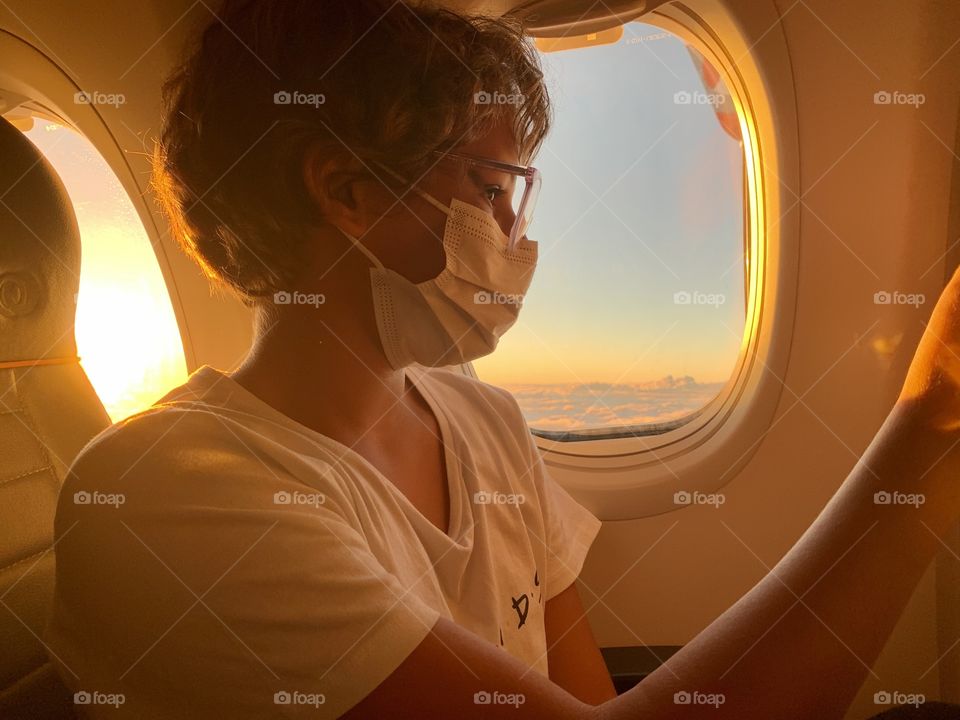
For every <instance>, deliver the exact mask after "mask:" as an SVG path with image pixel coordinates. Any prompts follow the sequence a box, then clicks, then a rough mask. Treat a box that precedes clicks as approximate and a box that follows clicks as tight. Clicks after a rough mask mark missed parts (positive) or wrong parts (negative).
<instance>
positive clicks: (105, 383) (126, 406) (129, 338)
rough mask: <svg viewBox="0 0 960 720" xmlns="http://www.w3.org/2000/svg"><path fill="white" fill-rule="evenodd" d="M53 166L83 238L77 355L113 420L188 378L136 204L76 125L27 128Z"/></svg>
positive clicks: (167, 300) (127, 414) (153, 399)
mask: <svg viewBox="0 0 960 720" xmlns="http://www.w3.org/2000/svg"><path fill="white" fill-rule="evenodd" d="M26 135H27V137H28V138H30V140H31V141H32V142H33V143H34V144H35V145H36V146H37V147H38V148H40V150H41V151H42V152H43V153H44V155H45V156H46V157H47V159H48V160H49V161H50V163H51V164H52V165H53V167H54V168H55V169H56V171H57V173H58V174H59V175H60V178H61V179H62V180H63V184H64V185H65V186H66V188H67V193H68V194H69V195H70V199H71V201H72V203H73V207H74V211H75V212H76V215H77V223H78V225H79V226H80V235H81V238H82V242H83V247H82V255H83V257H82V265H81V271H80V294H79V297H78V298H77V319H76V335H77V347H78V350H79V355H80V362H81V364H82V365H83V368H84V370H85V371H86V373H87V375H88V377H89V378H90V382H91V383H92V384H93V387H94V388H95V389H96V391H97V394H98V395H99V396H100V401H101V402H102V403H103V405H104V407H105V408H106V409H107V412H108V413H109V415H110V418H111V419H112V420H114V421H115V422H116V421H117V420H121V419H123V418H125V417H128V416H130V415H132V414H134V413H136V412H139V411H141V410H143V409H145V408H147V407H149V406H150V405H152V404H153V403H154V401H156V400H157V399H158V398H159V397H161V396H162V395H164V394H165V393H166V392H167V391H168V390H170V389H171V388H173V387H175V386H177V385H180V384H181V383H183V382H184V381H185V380H186V377H187V369H186V363H185V361H184V356H183V344H182V341H181V339H180V332H179V330H178V328H177V322H176V318H175V316H174V313H173V308H172V306H171V304H170V298H169V295H168V293H167V288H166V285H165V283H164V280H163V275H162V274H161V272H160V267H159V265H158V264H157V258H156V255H155V254H154V251H153V248H152V247H151V245H150V240H149V238H148V236H147V233H146V231H145V230H144V227H143V224H142V222H141V221H140V217H139V216H138V214H137V212H136V209H135V208H134V206H133V203H132V202H131V201H130V198H129V197H128V196H127V193H126V192H125V191H124V189H123V186H122V185H121V184H120V181H119V179H118V178H117V176H116V175H115V174H114V172H113V171H112V170H111V168H110V166H109V165H108V164H107V162H106V161H105V160H104V159H103V157H102V156H101V155H100V154H99V153H98V152H97V150H96V148H94V146H93V145H92V144H91V143H90V142H89V141H88V140H87V139H86V138H85V137H83V136H82V135H80V134H79V133H77V132H75V131H74V130H72V129H70V128H67V127H64V126H62V125H58V124H55V123H50V122H45V121H44V122H37V123H36V124H35V125H34V127H33V128H32V129H31V130H28V131H27V132H26Z"/></svg>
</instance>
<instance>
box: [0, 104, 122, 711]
mask: <svg viewBox="0 0 960 720" xmlns="http://www.w3.org/2000/svg"><path fill="white" fill-rule="evenodd" d="M0 158H3V162H2V163H0V605H2V607H0V648H2V651H0V717H2V718H14V719H16V718H30V720H45V719H47V718H73V717H76V715H75V713H74V712H73V698H72V696H71V695H70V693H69V691H68V690H67V688H66V687H65V686H64V685H63V684H62V682H61V681H60V679H59V677H58V675H57V672H56V669H55V668H54V666H53V664H52V663H51V661H50V659H49V658H48V656H47V653H46V650H45V646H44V643H43V635H44V629H45V624H46V622H47V618H48V614H49V611H50V603H51V599H52V597H53V587H54V568H55V566H54V553H53V551H52V550H53V548H52V546H53V520H54V513H55V510H56V504H57V496H58V494H59V491H60V488H61V486H62V484H63V480H64V477H65V475H66V472H67V468H68V467H69V465H70V463H71V462H72V460H73V458H74V457H75V456H76V455H77V454H78V453H79V451H80V450H81V448H83V446H84V445H85V444H86V443H87V442H88V441H89V440H90V439H91V438H93V436H94V435H96V434H97V433H98V432H100V431H101V430H103V429H104V428H106V427H107V426H108V425H109V424H110V419H109V417H108V416H107V413H106V411H105V410H104V408H103V405H102V404H101V402H100V399H99V398H98V397H97V394H96V392H95V391H94V389H93V386H92V385H91V384H90V381H89V379H88V378H87V376H86V374H85V373H84V371H83V368H82V367H81V366H80V365H79V363H78V361H77V349H76V341H75V339H74V316H75V308H76V302H75V298H76V293H77V290H78V288H79V274H80V233H79V229H78V227H77V222H76V218H75V216H74V214H73V209H72V206H71V204H70V199H69V197H68V196H67V193H66V190H65V189H64V187H63V184H62V183H61V181H60V178H59V177H58V176H57V175H56V173H55V172H54V171H53V169H52V168H51V167H50V165H49V164H48V163H47V161H46V160H45V159H44V157H43V156H42V155H41V154H40V152H39V151H38V150H37V149H36V148H35V147H34V145H33V144H32V143H31V142H30V141H29V140H28V139H27V138H26V136H24V135H23V133H21V132H20V131H19V130H17V128H15V127H14V126H13V125H11V124H10V123H8V122H7V121H6V120H3V119H2V118H0Z"/></svg>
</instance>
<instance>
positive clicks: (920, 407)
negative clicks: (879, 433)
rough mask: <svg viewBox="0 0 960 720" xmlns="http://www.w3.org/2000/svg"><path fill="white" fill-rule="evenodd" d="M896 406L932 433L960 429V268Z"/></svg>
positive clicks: (923, 339)
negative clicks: (912, 416)
mask: <svg viewBox="0 0 960 720" xmlns="http://www.w3.org/2000/svg"><path fill="white" fill-rule="evenodd" d="M897 406H898V407H899V408H901V409H905V410H906V411H907V412H908V413H909V414H911V415H914V416H915V417H916V418H917V419H919V421H920V423H921V424H922V425H924V426H925V427H927V428H928V429H929V430H933V431H939V432H943V433H950V434H952V433H954V432H955V431H957V430H960V268H958V269H957V270H956V271H955V272H954V273H953V277H952V278H950V282H948V283H947V286H946V287H945V288H944V290H943V292H942V293H941V295H940V299H939V300H938V301H937V304H936V307H934V309H933V313H932V314H931V316H930V322H929V323H928V324H927V327H926V329H925V330H924V332H923V336H922V337H921V338H920V344H919V345H918V346H917V352H916V353H915V354H914V356H913V361H912V362H911V363H910V368H909V369H908V370H907V377H906V380H905V381H904V383H903V388H902V389H901V391H900V396H899V398H898V399H897Z"/></svg>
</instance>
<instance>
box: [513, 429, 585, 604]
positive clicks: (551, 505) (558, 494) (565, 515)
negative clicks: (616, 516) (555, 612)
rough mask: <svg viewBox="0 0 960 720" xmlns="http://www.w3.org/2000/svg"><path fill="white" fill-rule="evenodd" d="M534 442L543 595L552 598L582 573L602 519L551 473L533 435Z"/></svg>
mask: <svg viewBox="0 0 960 720" xmlns="http://www.w3.org/2000/svg"><path fill="white" fill-rule="evenodd" d="M531 444H532V445H533V452H534V453H535V459H534V461H535V463H536V464H537V466H538V469H537V471H536V472H537V474H538V475H539V476H540V478H541V489H540V504H541V508H542V510H543V521H544V527H545V529H546V538H545V540H546V568H547V571H546V592H545V594H544V599H546V600H550V599H551V598H553V597H555V596H557V595H559V594H560V593H561V592H563V591H564V590H566V589H567V588H568V587H570V585H571V584H572V583H573V581H574V580H576V579H577V576H579V575H580V570H581V569H582V568H583V561H584V560H585V559H586V557H587V552H588V551H589V550H590V546H591V545H592V544H593V541H594V539H596V537H597V533H598V532H600V526H601V524H602V523H601V522H600V520H598V519H597V518H596V517H595V516H594V515H593V513H591V512H590V511H589V510H587V509H586V508H585V507H583V505H581V504H580V503H578V502H577V501H576V500H574V499H573V498H572V497H571V496H570V493H568V492H567V491H566V490H564V489H563V488H562V487H561V486H560V484H559V483H557V481H556V480H554V479H553V478H552V477H551V476H550V473H549V472H548V471H547V468H546V465H545V464H544V462H543V459H542V458H541V457H540V451H539V449H538V448H537V447H536V444H535V443H533V442H532V439H531Z"/></svg>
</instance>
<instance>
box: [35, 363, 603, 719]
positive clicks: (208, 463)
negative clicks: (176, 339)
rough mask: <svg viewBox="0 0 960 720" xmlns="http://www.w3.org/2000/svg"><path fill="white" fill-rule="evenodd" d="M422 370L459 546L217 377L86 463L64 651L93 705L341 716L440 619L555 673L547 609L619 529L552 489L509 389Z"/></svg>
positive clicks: (122, 433)
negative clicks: (607, 528)
mask: <svg viewBox="0 0 960 720" xmlns="http://www.w3.org/2000/svg"><path fill="white" fill-rule="evenodd" d="M407 374H408V376H409V377H410V379H411V381H413V382H414V383H415V385H416V387H417V388H418V389H419V390H420V392H421V393H422V394H423V396H424V397H425V399H426V400H427V402H428V403H429V404H430V406H431V407H432V409H433V411H434V413H435V414H436V418H437V422H438V423H439V427H440V430H441V433H442V436H443V445H444V449H445V454H446V468H447V476H448V482H449V489H450V503H451V505H450V527H449V534H447V533H444V532H443V531H442V530H440V529H439V528H437V527H436V526H435V525H434V524H433V523H431V522H430V521H429V520H428V519H427V518H426V517H424V516H423V515H422V514H421V513H420V512H419V511H418V510H417V509H416V508H415V507H414V506H413V504H412V503H411V502H410V501H409V500H408V499H407V498H406V497H405V496H404V495H403V493H402V492H400V490H398V489H397V488H396V487H395V486H394V485H393V484H392V483H391V482H390V481H388V480H387V479H386V478H385V477H384V476H383V475H382V474H381V473H380V472H379V471H378V470H377V469H376V468H375V467H374V466H373V465H371V464H370V463H369V462H367V461H366V460H364V459H363V457H361V456H360V455H359V454H357V453H356V452H354V451H352V450H350V449H349V448H347V447H346V446H344V445H342V444H340V443H338V442H336V441H335V440H332V439H330V438H328V437H326V436H324V435H321V434H319V433H317V432H314V431H312V430H310V429H309V428H307V427H305V426H303V425H301V424H299V423H297V422H295V421H294V420H292V419H290V418H289V417H287V416H285V415H283V414H282V413H280V412H279V411H277V410H275V409H273V408H272V407H270V406H269V405H268V404H266V403H265V402H263V401H262V400H260V399H259V398H257V397H256V396H255V395H253V394H252V393H250V392H249V391H247V390H246V389H244V388H243V387H242V386H241V385H239V384H238V383H236V382H235V381H233V380H232V379H231V378H230V377H229V376H227V375H225V374H223V373H221V372H219V371H217V370H215V369H213V368H211V367H208V366H205V367H203V368H201V369H199V370H197V371H196V372H195V373H194V374H193V375H191V377H190V379H189V381H188V382H187V383H186V384H184V385H183V386H181V387H179V388H177V389H176V390H174V391H172V392H171V393H169V394H168V395H167V396H165V397H164V398H163V399H161V400H160V401H159V402H158V403H157V405H155V406H154V407H152V408H150V409H149V410H147V411H146V412H143V413H140V414H138V415H136V416H134V417H133V418H130V419H128V420H125V421H123V422H121V423H118V424H117V425H114V426H112V427H110V428H109V429H107V430H106V431H104V432H103V433H102V434H100V435H99V436H98V437H97V438H95V439H94V440H93V441H92V442H91V443H90V444H89V445H88V446H87V447H86V448H85V449H84V451H83V452H82V453H81V455H80V456H79V457H78V458H77V460H76V461H75V463H74V466H73V469H72V470H73V472H72V473H71V475H70V477H69V478H68V480H67V483H66V484H65V486H64V490H63V493H62V494H61V497H60V502H59V506H58V508H57V518H56V533H57V537H58V538H59V540H58V542H57V544H56V546H55V548H56V554H57V586H56V595H55V601H54V608H53V614H52V618H51V621H50V624H49V626H48V632H47V638H46V640H47V643H48V645H49V648H50V651H51V656H52V657H53V658H54V660H55V661H56V662H57V664H58V666H59V668H60V673H61V675H62V677H63V679H64V681H65V682H66V683H67V685H68V686H69V687H70V688H71V690H72V691H73V692H75V693H86V694H85V695H81V696H80V702H81V703H85V702H86V703H87V704H85V705H83V707H80V708H78V709H80V710H86V712H87V714H88V716H89V717H104V718H126V717H130V718H138V719H139V720H147V719H149V718H172V717H177V718H204V719H206V718H210V717H229V718H247V717H250V718H263V717H272V716H278V717H299V716H300V715H301V713H302V714H303V715H304V716H309V717H311V718H328V717H330V718H332V717H337V716H339V715H341V714H342V713H344V712H346V711H347V710H348V709H350V708H351V707H352V706H354V705H355V704H356V703H357V702H359V701H360V700H361V699H363V698H364V697H365V696H366V695H367V694H369V693H370V692H371V691H372V690H373V689H374V688H376V687H377V685H379V684H380V683H381V682H382V681H383V680H384V679H385V678H387V677H388V676H389V675H390V673H391V672H393V670H394V669H395V668H396V667H397V666H398V665H399V664H400V663H401V662H402V661H403V660H404V658H406V656H407V655H408V654H409V653H410V652H411V651H412V650H413V649H414V648H415V647H416V646H417V645H418V644H419V643H420V642H421V640H423V638H424V637H425V636H426V634H427V632H428V631H429V630H430V628H431V627H432V626H433V624H434V623H435V622H436V620H437V618H438V617H439V616H441V615H442V616H444V617H447V618H450V619H451V620H453V621H454V622H456V623H458V624H459V625H461V626H463V627H465V628H467V629H469V630H471V631H472V632H474V633H475V634H477V635H479V636H480V637H482V638H484V639H486V640H488V641H489V642H491V643H494V644H495V645H498V646H501V647H502V648H503V649H504V650H505V651H506V652H509V653H511V654H512V655H514V656H516V657H517V658H519V659H520V660H522V661H523V662H524V663H526V664H527V665H529V666H531V667H533V668H535V669H536V670H538V671H540V672H542V673H544V674H546V673H547V652H546V651H547V649H546V642H545V635H544V623H543V610H544V603H545V602H546V601H547V600H549V599H550V598H552V597H554V596H555V595H557V594H559V593H560V592H561V591H562V590H564V589H565V588H567V587H568V586H569V585H570V584H571V583H572V582H573V581H574V579H575V578H576V577H577V575H578V573H579V572H580V568H581V566H582V563H583V560H584V556H585V555H586V552H587V550H588V548H589V546H590V544H591V543H592V542H593V539H594V537H595V536H596V533H597V531H598V530H599V527H600V522H599V521H598V520H597V519H596V518H595V517H594V516H593V515H592V514H590V513H589V512H588V511H587V510H586V509H584V508H583V507H582V506H580V505H579V504H577V503H576V502H575V501H574V500H573V499H572V498H571V497H570V496H569V495H568V494H567V493H566V492H565V491H564V490H563V489H562V488H560V486H558V485H557V484H556V483H555V482H554V481H553V480H552V479H551V478H550V477H549V476H548V475H547V473H546V472H545V468H544V465H543V462H542V460H541V459H540V455H539V453H538V451H537V448H536V445H535V444H534V442H533V437H532V435H531V434H530V432H529V430H528V428H527V425H526V423H525V421H524V419H523V416H522V415H521V412H520V410H519V408H518V406H517V404H516V402H515V400H514V399H513V397H512V396H511V395H510V394H509V393H508V392H506V391H505V390H502V389H500V388H497V387H493V386H491V385H487V384H485V383H482V382H480V381H478V380H475V379H473V378H470V377H467V376H464V375H462V374H459V373H457V372H453V371H450V370H445V369H431V370H428V369H424V368H419V367H413V368H410V369H409V370H408V373H407ZM397 451H398V452H402V451H403V448H402V446H398V447H397Z"/></svg>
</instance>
